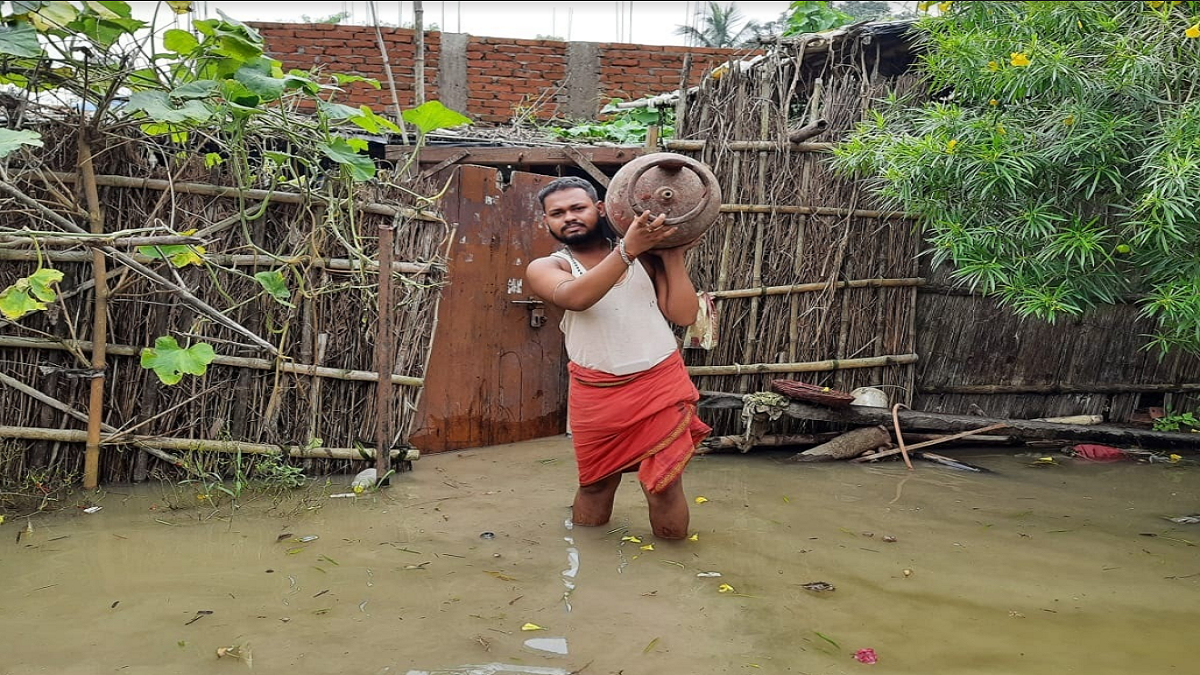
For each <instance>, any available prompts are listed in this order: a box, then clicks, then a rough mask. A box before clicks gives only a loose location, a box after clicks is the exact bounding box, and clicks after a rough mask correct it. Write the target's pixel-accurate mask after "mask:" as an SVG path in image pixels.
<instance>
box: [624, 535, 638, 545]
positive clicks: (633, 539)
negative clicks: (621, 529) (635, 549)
mask: <svg viewBox="0 0 1200 675" xmlns="http://www.w3.org/2000/svg"><path fill="white" fill-rule="evenodd" d="M621 541H628V542H630V543H633V544H640V543H642V540H641V539H638V538H637V537H621Z"/></svg>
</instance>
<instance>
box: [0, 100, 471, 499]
mask: <svg viewBox="0 0 1200 675" xmlns="http://www.w3.org/2000/svg"><path fill="white" fill-rule="evenodd" d="M39 131H40V132H41V133H42V137H43V139H44V141H45V142H46V147H45V148H44V149H43V150H42V151H40V152H39V153H37V160H28V163H27V164H26V165H22V164H21V162H20V161H19V160H18V161H12V162H11V166H10V167H9V170H8V171H7V172H6V173H5V175H3V176H2V177H0V203H2V204H3V212H2V213H0V288H3V287H7V286H8V285H9V284H11V283H13V282H14V281H15V280H16V279H19V278H21V277H24V276H27V275H29V274H31V273H33V272H34V271H35V270H36V269H37V268H38V265H39V262H38V261H41V265H43V266H47V267H53V268H54V269H57V270H59V271H61V272H62V273H63V274H64V278H63V280H62V281H61V282H60V283H59V284H58V287H57V289H58V298H57V300H56V301H55V302H53V303H51V304H50V305H49V306H48V308H47V309H46V310H45V311H42V312H36V313H34V314H30V315H27V316H25V317H22V318H20V319H19V320H14V321H4V320H2V319H0V374H2V375H3V378H2V380H0V409H2V410H4V415H3V419H2V420H0V425H3V426H0V479H2V480H4V481H6V482H8V483H10V484H14V483H21V482H22V481H24V480H26V479H27V478H28V477H29V476H31V475H50V474H53V475H55V476H58V477H62V478H64V479H71V478H78V477H80V476H85V474H86V473H90V471H89V469H92V467H88V466H85V464H86V462H85V454H91V455H94V457H93V458H92V459H93V460H94V461H95V463H96V466H95V467H94V470H95V471H96V473H97V478H98V479H99V480H100V481H101V482H105V483H111V482H125V481H136V480H144V479H145V478H147V477H148V476H153V475H159V476H163V477H166V478H178V477H183V476H187V475H189V471H193V470H194V466H193V465H194V464H195V463H196V462H188V463H187V464H186V465H185V460H189V456H188V453H190V452H197V453H214V452H215V453H244V454H245V455H246V456H247V457H252V456H256V455H259V454H261V453H264V452H268V451H269V450H271V449H272V448H274V449H277V450H278V451H279V452H281V453H282V454H283V455H286V456H290V457H292V458H294V459H293V460H292V461H294V462H302V463H303V466H304V468H305V469H306V471H307V472H311V473H328V472H331V471H335V470H337V471H344V470H346V468H347V466H346V464H345V460H347V459H351V460H371V458H373V457H374V454H375V453H374V447H375V441H374V440H373V439H374V430H375V427H376V424H377V415H376V403H375V401H376V397H375V393H376V386H377V384H376V383H377V381H378V379H379V376H378V373H379V364H378V363H377V360H376V358H375V355H374V353H373V352H374V348H375V341H376V340H375V325H376V322H377V320H378V317H379V308H378V307H377V289H378V283H379V279H380V277H379V273H378V272H379V266H378V264H377V261H378V259H379V250H378V247H377V243H378V241H379V232H380V227H381V226H391V225H393V224H394V225H395V236H394V238H395V244H394V249H393V256H392V258H393V259H394V261H395V262H394V263H393V264H392V265H391V271H392V280H393V284H392V285H393V288H392V302H391V303H390V307H389V308H388V311H390V313H391V317H392V321H391V325H392V327H393V330H392V337H393V338H394V340H393V341H392V342H391V344H392V345H394V353H393V354H392V355H391V358H390V359H389V361H390V363H386V364H385V368H386V369H387V371H389V372H390V382H391V383H392V392H393V396H392V401H391V405H390V410H391V412H390V420H389V427H390V428H391V429H392V430H393V432H394V433H393V440H392V445H393V447H395V448H398V450H396V451H395V452H394V453H393V454H394V456H395V457H397V458H399V459H401V460H403V459H405V457H406V456H407V455H406V454H405V452H404V451H403V446H404V441H405V439H406V438H407V435H408V432H409V429H410V426H411V423H412V421H413V415H414V412H415V410H416V404H417V402H418V397H419V396H420V391H421V384H422V382H423V378H424V375H425V368H426V363H427V359H428V354H429V350H430V345H431V341H432V339H433V334H434V329H435V323H436V322H435V318H436V312H437V301H438V298H439V297H440V292H441V285H442V284H443V273H444V259H445V255H446V250H447V246H448V245H449V242H450V241H451V240H452V238H451V236H450V235H451V232H450V231H449V230H448V229H447V227H446V225H445V224H444V223H443V222H442V220H441V218H440V216H439V215H438V213H436V212H435V211H432V210H430V207H429V203H428V201H426V200H423V199H422V198H421V197H419V195H422V194H435V193H436V192H437V190H438V187H436V186H432V185H420V184H415V183H413V182H411V181H408V182H405V183H404V185H403V187H401V186H399V185H394V184H392V183H391V182H390V181H389V178H390V177H389V176H387V175H381V177H380V178H381V180H378V181H374V182H372V183H369V184H367V183H357V184H354V185H355V186H356V187H354V188H353V190H354V192H350V189H351V188H349V187H348V186H349V185H350V184H349V183H345V182H342V181H329V183H328V184H327V185H324V186H317V185H315V186H310V187H309V188H308V189H304V190H301V189H294V190H289V189H287V188H286V186H278V185H276V186H272V185H270V184H264V185H261V186H259V185H255V186H253V189H238V188H237V187H236V181H235V180H234V179H233V178H232V176H230V175H229V174H228V173H227V172H226V171H223V170H222V167H221V166H220V165H217V166H214V167H212V168H208V167H206V166H205V164H206V163H205V161H204V157H203V155H197V156H194V157H191V158H189V159H187V160H186V161H180V160H179V159H178V158H175V157H171V158H170V161H169V162H168V161H166V160H167V159H168V157H166V156H164V155H162V154H160V153H161V152H162V150H161V149H160V148H158V147H156V145H155V144H154V143H153V142H151V141H149V140H148V139H146V138H144V137H141V136H138V135H137V134H136V132H129V135H120V133H113V132H109V133H106V134H105V135H103V136H101V137H98V138H96V139H92V140H91V141H90V144H88V146H87V147H86V148H81V144H80V143H78V142H77V139H79V138H80V137H81V133H80V129H79V128H78V127H77V126H76V125H75V124H73V123H72V122H71V121H63V122H54V123H45V124H42V125H41V126H40V127H39ZM251 142H256V143H262V144H263V148H262V149H263V150H265V149H267V144H268V141H267V140H265V139H257V140H253V139H252V141H251ZM85 151H90V156H91V157H92V158H93V159H92V162H91V164H92V166H91V168H90V171H89V170H86V169H85V170H82V171H81V170H79V168H78V167H80V166H82V165H84V164H85V163H84V162H81V157H83V156H84V152H85ZM12 159H13V158H10V160H12ZM263 180H264V182H266V181H267V179H266V178H264V179H263ZM418 207H420V208H418ZM89 212H90V214H89ZM96 226H98V228H99V229H97V227H96ZM89 229H91V230H92V233H91V236H89V233H88V232H87V230H89ZM79 230H81V231H82V233H81V232H80V231H79ZM179 244H191V245H194V246H196V247H194V248H193V249H192V250H193V252H195V253H197V254H198V257H197V259H196V261H197V262H199V263H200V264H196V265H186V266H183V267H176V266H175V265H172V264H170V263H169V262H166V261H164V260H162V256H161V255H155V249H153V248H151V249H145V248H143V249H138V250H134V249H132V248H131V246H132V245H142V246H145V245H150V246H166V245H179ZM102 246H107V247H110V248H109V249H107V250H106V249H104V248H102ZM198 246H202V247H203V248H199V247H198ZM97 259H99V261H98V262H99V264H97ZM272 270H274V271H279V272H280V273H281V275H282V278H283V280H284V282H285V284H286V286H287V289H288V293H287V294H286V296H287V297H286V298H285V297H280V298H278V299H277V298H275V297H273V296H272V295H271V294H270V293H268V292H266V290H265V287H264V285H262V284H260V283H259V281H258V280H256V279H255V278H254V277H253V275H254V274H255V273H258V272H267V271H272ZM148 276H152V277H153V279H151V278H147V277H148ZM154 279H158V280H154ZM97 288H100V289H102V293H101V296H102V297H101V298H100V302H97V292H96V291H97ZM104 291H107V292H106V293H105V292H104ZM97 308H100V309H101V311H102V315H103V318H104V320H103V321H96V319H97V317H98V315H97V313H96V312H97ZM97 327H99V329H100V330H99V331H97ZM160 336H171V337H174V338H175V339H176V340H177V342H178V343H179V344H180V345H184V346H186V345H187V344H189V343H194V342H198V341H203V342H206V343H209V344H211V345H212V346H213V347H214V349H215V351H216V353H217V358H216V359H215V360H214V361H213V362H212V363H211V364H210V365H209V366H208V372H207V373H206V374H205V375H203V376H200V377H196V376H191V375H185V376H184V379H183V380H182V381H181V382H180V383H179V384H176V385H173V386H167V385H164V384H163V383H161V382H160V381H159V378H158V376H157V375H156V374H155V373H154V371H152V370H149V369H146V368H143V367H142V366H141V365H140V363H139V359H140V355H141V353H142V351H143V350H144V349H145V348H147V347H153V346H154V342H155V339H156V338H157V337H160ZM96 366H100V367H102V372H103V374H104V377H103V379H99V378H95V377H94V376H95V375H97V374H98V373H99V372H101V371H99V370H97V368H96ZM93 382H99V383H101V384H100V386H98V387H96V386H93V384H92V383H93ZM97 390H98V391H97ZM97 405H99V406H100V408H99V413H100V414H99V418H100V424H99V426H98V427H96V431H95V432H93V434H88V435H87V438H86V440H84V436H81V434H82V433H83V432H84V431H85V430H86V429H87V428H88V426H89V425H88V423H87V419H88V416H89V415H88V413H89V411H93V410H96V407H97ZM93 435H94V437H93ZM81 441H83V442H81ZM85 445H86V446H87V448H88V450H89V451H90V453H85V452H84V447H85ZM143 450H144V451H143ZM246 461H247V466H246V467H245V470H246V471H247V472H250V471H252V470H253V460H252V459H247V460H246ZM173 465H175V466H173ZM397 468H400V469H403V468H404V465H403V463H401V464H400V465H399V466H398V467H397ZM86 480H87V479H86V476H85V482H86Z"/></svg>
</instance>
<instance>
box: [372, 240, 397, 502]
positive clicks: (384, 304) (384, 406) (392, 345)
mask: <svg viewBox="0 0 1200 675" xmlns="http://www.w3.org/2000/svg"><path fill="white" fill-rule="evenodd" d="M395 225H396V224H395V223H394V222H391V223H386V224H384V223H380V225H379V268H380V269H390V268H391V266H392V255H393V250H392V247H393V246H395V243H394V240H395V234H396V227H395ZM378 305H379V312H378V314H379V318H378V319H377V321H376V323H375V369H376V370H377V371H378V372H379V376H378V379H377V381H376V383H375V418H376V419H375V475H376V477H377V478H376V480H377V481H379V482H378V483H377V484H378V485H382V484H384V483H383V481H384V480H385V477H386V476H387V475H388V470H389V468H390V465H391V456H390V455H389V454H388V448H390V447H392V435H391V431H392V425H391V421H392V395H393V394H394V392H393V390H392V383H391V381H390V380H389V379H388V375H390V374H391V373H392V370H393V369H394V367H395V361H396V338H395V336H394V335H392V275H390V274H380V275H379V302H378Z"/></svg>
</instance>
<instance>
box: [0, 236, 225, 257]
mask: <svg viewBox="0 0 1200 675" xmlns="http://www.w3.org/2000/svg"><path fill="white" fill-rule="evenodd" d="M35 239H36V240H37V245H38V246H121V247H124V248H132V247H134V246H180V245H184V246H201V245H203V244H204V240H203V239H200V238H199V237H185V236H183V235H178V234H172V235H160V236H140V237H139V236H127V237H119V236H113V235H110V234H103V233H101V234H97V235H96V236H91V237H82V236H80V237H56V236H42V235H39V234H29V233H24V232H4V233H0V245H3V244H22V245H25V246H33V244H34V240H35ZM43 255H44V254H43Z"/></svg>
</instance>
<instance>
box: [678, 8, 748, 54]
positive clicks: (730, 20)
mask: <svg viewBox="0 0 1200 675" xmlns="http://www.w3.org/2000/svg"><path fill="white" fill-rule="evenodd" d="M697 15H698V18H699V19H700V21H699V23H698V25H697V26H676V27H675V34H676V35H682V36H684V37H686V38H687V39H688V42H690V43H692V44H693V45H694V46H697V47H708V48H710V49H729V48H733V47H741V46H744V45H745V44H746V43H747V37H748V33H749V34H752V33H753V32H754V27H753V24H751V23H747V22H746V21H745V20H744V19H743V17H742V14H741V12H739V11H738V8H737V6H736V5H735V4H734V3H729V6H728V7H722V6H721V5H720V4H719V3H716V2H709V3H708V6H707V7H706V8H705V9H704V10H700V11H697ZM750 37H752V36H750Z"/></svg>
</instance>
